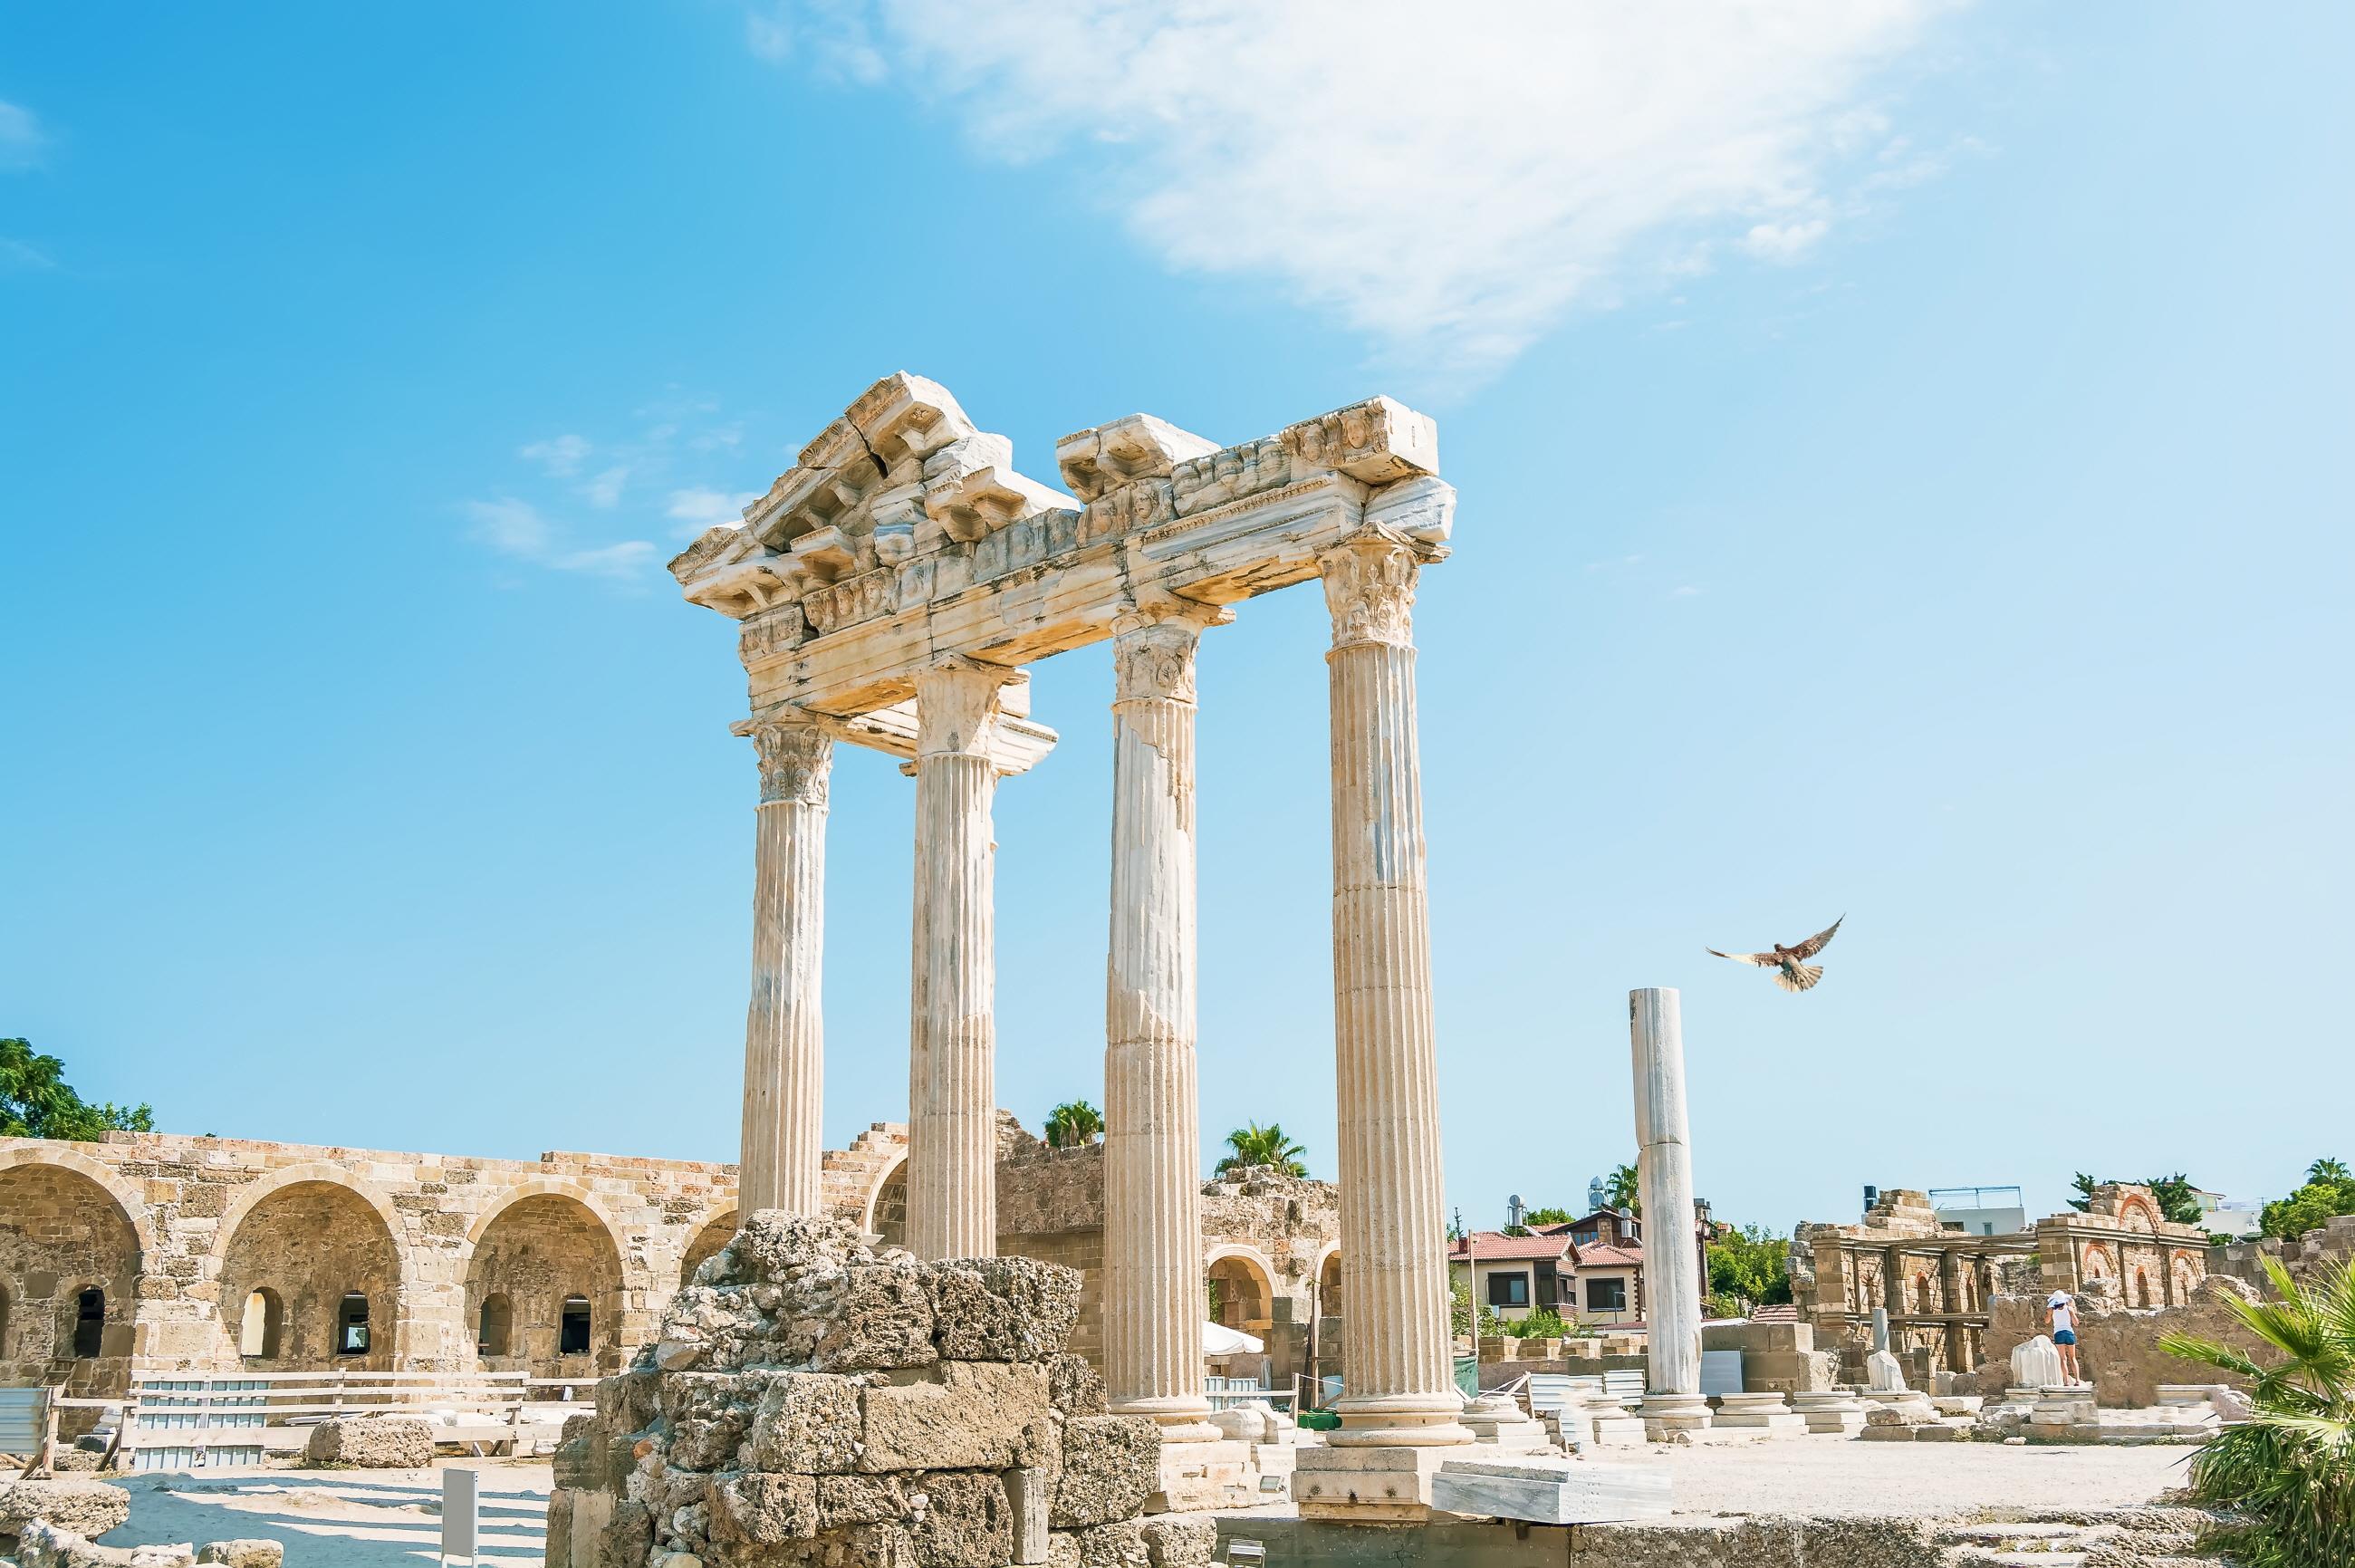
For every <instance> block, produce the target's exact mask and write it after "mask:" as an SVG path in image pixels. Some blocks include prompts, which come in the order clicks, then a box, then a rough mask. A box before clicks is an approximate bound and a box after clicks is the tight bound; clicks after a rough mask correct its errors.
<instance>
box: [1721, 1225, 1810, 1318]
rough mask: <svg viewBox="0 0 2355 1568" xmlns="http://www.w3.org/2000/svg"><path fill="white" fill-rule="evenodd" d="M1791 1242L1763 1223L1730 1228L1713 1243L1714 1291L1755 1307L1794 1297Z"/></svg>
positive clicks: (1767, 1305) (1770, 1304)
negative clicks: (1790, 1264)
mask: <svg viewBox="0 0 2355 1568" xmlns="http://www.w3.org/2000/svg"><path fill="white" fill-rule="evenodd" d="M1789 1257H1790V1244H1789V1243H1787V1242H1785V1241H1784V1240H1783V1238H1782V1237H1780V1236H1777V1235H1775V1234H1774V1232H1771V1231H1768V1230H1767V1229H1766V1228H1765V1227H1764V1226H1763V1225H1742V1226H1738V1227H1736V1228H1735V1229H1732V1230H1730V1231H1727V1232H1725V1233H1724V1234H1722V1235H1721V1236H1719V1237H1718V1238H1717V1239H1716V1240H1715V1241H1713V1242H1711V1243H1710V1244H1709V1289H1710V1295H1712V1296H1721V1297H1728V1298H1739V1299H1741V1300H1743V1301H1747V1302H1748V1303H1750V1304H1751V1305H1752V1306H1753V1307H1769V1306H1773V1305H1774V1304H1775V1303H1777V1302H1784V1301H1788V1300H1790V1299H1791V1273H1790V1267H1789V1264H1788V1260H1789Z"/></svg>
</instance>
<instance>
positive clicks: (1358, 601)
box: [1316, 528, 1419, 648]
mask: <svg viewBox="0 0 2355 1568" xmlns="http://www.w3.org/2000/svg"><path fill="white" fill-rule="evenodd" d="M1316 567H1317V570H1318V571H1319V572H1321V573H1322V574H1323V576H1324V579H1325V607H1326V608H1327V610H1329V611H1331V612H1332V613H1333V645H1334V646H1335V647H1337V648H1346V647H1350V646H1353V645H1358V644H1360V643H1388V644H1390V645H1392V646H1394V647H1401V648H1404V647H1412V646H1413V645H1414V581H1415V576H1416V573H1417V571H1418V570H1419V567H1418V564H1417V561H1416V558H1415V552H1414V549H1413V547H1412V546H1411V545H1409V544H1408V543H1407V542H1406V541H1405V540H1403V539H1399V538H1397V537H1395V536H1394V535H1392V534H1391V533H1390V532H1389V531H1388V530H1386V529H1382V528H1368V529H1366V530H1365V531H1364V532H1362V533H1358V534H1354V535H1352V536H1350V537H1349V538H1348V539H1344V540H1343V541H1342V542H1341V543H1339V544H1337V545H1336V546H1334V547H1333V548H1332V549H1329V550H1327V551H1326V552H1325V553H1324V554H1323V555H1321V556H1319V557H1317V559H1316Z"/></svg>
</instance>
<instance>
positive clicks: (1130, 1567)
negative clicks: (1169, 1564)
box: [1047, 1520, 1153, 1568]
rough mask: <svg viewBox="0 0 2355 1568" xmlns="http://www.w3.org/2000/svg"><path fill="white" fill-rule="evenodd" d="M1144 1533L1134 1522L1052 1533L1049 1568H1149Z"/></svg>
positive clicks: (1149, 1561)
mask: <svg viewBox="0 0 2355 1568" xmlns="http://www.w3.org/2000/svg"><path fill="white" fill-rule="evenodd" d="M1152 1561H1153V1560H1152V1557H1151V1556H1150V1554H1149V1553H1148V1552H1147V1551H1146V1545H1145V1531H1144V1529H1143V1527H1142V1526H1140V1525H1139V1524H1138V1523H1137V1521H1135V1520H1117V1521H1115V1522H1114V1523H1112V1524H1099V1525H1092V1526H1090V1527H1089V1528H1088V1529H1085V1530H1072V1531H1061V1530H1059V1531H1055V1532H1054V1533H1053V1534H1052V1535H1050V1537H1049V1538H1048V1541H1047V1562H1048V1563H1049V1564H1050V1568H1152Z"/></svg>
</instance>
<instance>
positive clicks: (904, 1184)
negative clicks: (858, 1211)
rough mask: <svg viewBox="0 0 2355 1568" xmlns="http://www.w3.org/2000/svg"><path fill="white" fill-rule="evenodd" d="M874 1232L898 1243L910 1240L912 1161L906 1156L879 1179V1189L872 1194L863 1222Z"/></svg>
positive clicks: (888, 1241) (877, 1180) (893, 1244)
mask: <svg viewBox="0 0 2355 1568" xmlns="http://www.w3.org/2000/svg"><path fill="white" fill-rule="evenodd" d="M861 1228H862V1229H863V1230H866V1231H868V1232H870V1233H872V1234H875V1235H879V1236H881V1237H882V1238H883V1240H884V1241H885V1243H888V1244H890V1245H891V1246H895V1247H903V1246H906V1245H907V1244H908V1162H907V1160H906V1159H904V1158H902V1159H901V1160H900V1162H899V1163H898V1164H897V1165H894V1166H892V1167H891V1168H890V1169H888V1170H886V1171H884V1173H883V1174H882V1175H881V1176H880V1177H879V1178H877V1179H876V1182H875V1190H874V1191H873V1192H871V1193H869V1194H868V1199H867V1213H866V1218H865V1221H864V1222H863V1224H862V1226H861Z"/></svg>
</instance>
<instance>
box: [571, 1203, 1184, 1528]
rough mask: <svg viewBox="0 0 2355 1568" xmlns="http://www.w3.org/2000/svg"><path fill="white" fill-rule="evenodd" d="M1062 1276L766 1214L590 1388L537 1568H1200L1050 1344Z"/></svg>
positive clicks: (1141, 1431) (1152, 1440) (1119, 1431)
mask: <svg viewBox="0 0 2355 1568" xmlns="http://www.w3.org/2000/svg"><path fill="white" fill-rule="evenodd" d="M1078 1311H1079V1275H1077V1274H1076V1273H1075V1272H1074V1271H1072V1270H1071V1269H1067V1268H1062V1267H1060V1266H1058V1265H1056V1264H1046V1263H1040V1262H1038V1261H1036V1260H1033V1259H1028V1258H1015V1257H1007V1258H979V1259H969V1260H957V1261H950V1262H943V1263H932V1264H926V1263H919V1262H917V1261H916V1260H915V1259H914V1258H912V1257H911V1256H910V1255H909V1254H908V1253H904V1252H901V1251H900V1250H899V1249H897V1248H883V1249H873V1248H869V1247H868V1245H866V1244H865V1243H862V1242H861V1241H860V1240H859V1238H858V1232H856V1230H855V1229H853V1228H852V1227H851V1226H849V1225H847V1224H845V1223H842V1222H841V1221H833V1220H819V1219H805V1218H801V1217H797V1216H793V1215H788V1214H785V1213H783V1211H775V1210H766V1211H761V1212H758V1213H756V1214H754V1215H752V1216H751V1219H750V1220H748V1221H746V1222H745V1224H744V1227H743V1228H742V1230H741V1232H739V1233H738V1235H737V1237H736V1239H735V1240H734V1241H733V1242H731V1243H730V1244H729V1246H728V1247H727V1248H726V1250H724V1251H723V1252H721V1253H719V1255H718V1256H717V1257H715V1258H713V1259H712V1260H711V1261H709V1263H707V1264H704V1265H703V1267H702V1268H701V1269H700V1270H698V1273H697V1275H696V1278H695V1283H694V1284H693V1285H689V1286H687V1288H686V1289H684V1290H682V1291H680V1292H679V1294H678V1296H677V1297H676V1298H675V1299H674V1300H673V1302H672V1303H671V1306H670V1308H669V1310H668V1312H667V1314H666V1317H665V1318H664V1322H663V1327H662V1333H661V1338H660V1339H659V1340H658V1341H657V1342H656V1343H655V1344H654V1345H652V1346H650V1347H648V1348H647V1349H645V1350H644V1351H642V1352H641V1353H640V1355H639V1357H638V1360H637V1361H636V1363H635V1364H634V1366H632V1367H631V1368H630V1370H629V1371H624V1372H623V1373H620V1374H619V1375H617V1376H614V1377H611V1378H607V1379H606V1380H605V1381H603V1382H602V1383H600V1384H599V1385H598V1390H597V1413H596V1414H595V1415H594V1416H576V1417H574V1418H573V1420H572V1422H570V1423H569V1424H567V1427H566V1439H565V1442H564V1444H563V1445H562V1446H561V1447H560V1448H559V1450H558V1453H557V1458H556V1482H557V1488H558V1489H557V1491H556V1493H555V1495H554V1496H553V1497H552V1498H551V1499H550V1503H549V1515H548V1520H549V1529H548V1556H547V1562H548V1563H549V1568H704V1565H705V1564H707V1563H709V1564H725V1565H727V1568H804V1565H809V1568H820V1565H823V1568H1003V1565H1006V1564H1013V1563H1052V1564H1056V1565H1057V1568H1116V1565H1117V1568H1193V1565H1196V1564H1202V1563H1208V1562H1209V1556H1210V1551H1211V1548H1212V1545H1213V1544H1214V1540H1215V1535H1214V1531H1213V1528H1212V1526H1211V1525H1210V1523H1209V1520H1188V1519H1180V1518H1176V1517H1171V1516H1162V1517H1159V1518H1156V1519H1154V1520H1144V1519H1143V1518H1142V1515H1143V1512H1144V1508H1145V1503H1146V1498H1147V1496H1148V1495H1149V1494H1151V1493H1152V1492H1153V1491H1154V1490H1155V1489H1156V1487H1157V1486H1158V1485H1159V1475H1160V1437H1159V1435H1158V1433H1157V1431H1156V1428H1155V1426H1154V1424H1153V1423H1152V1422H1151V1421H1150V1420H1149V1419H1147V1418H1146V1417H1143V1416H1119V1415H1112V1414H1108V1413H1106V1412H1105V1404H1104V1391H1103V1382H1102V1381H1101V1380H1099V1379H1098V1378H1097V1377H1096V1375H1095V1373H1094V1372H1093V1371H1092V1370H1091V1369H1090V1368H1089V1366H1088V1364H1087V1363H1086V1362H1085V1361H1084V1360H1082V1359H1080V1358H1079V1357H1077V1356H1072V1355H1070V1354H1067V1353H1066V1352H1065V1350H1064V1343H1065V1340H1066V1339H1067V1337H1068V1336H1069V1335H1070V1333H1071V1325H1072V1323H1073V1321H1074V1320H1075V1318H1076V1317H1077V1315H1078Z"/></svg>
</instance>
